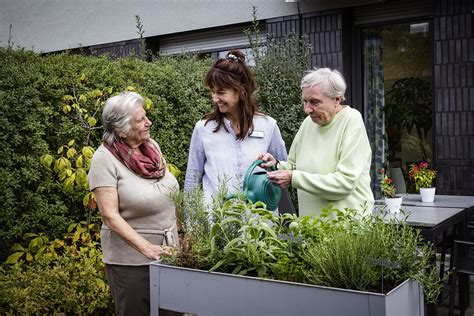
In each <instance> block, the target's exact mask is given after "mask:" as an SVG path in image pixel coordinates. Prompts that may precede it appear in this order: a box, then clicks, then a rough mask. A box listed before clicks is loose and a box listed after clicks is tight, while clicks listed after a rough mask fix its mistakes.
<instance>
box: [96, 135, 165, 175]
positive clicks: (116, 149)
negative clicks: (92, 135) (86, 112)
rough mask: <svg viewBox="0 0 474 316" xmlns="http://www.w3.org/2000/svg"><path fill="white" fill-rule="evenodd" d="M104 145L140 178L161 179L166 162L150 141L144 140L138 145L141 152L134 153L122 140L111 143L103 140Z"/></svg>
mask: <svg viewBox="0 0 474 316" xmlns="http://www.w3.org/2000/svg"><path fill="white" fill-rule="evenodd" d="M104 146H105V148H107V149H108V150H109V151H110V152H111V153H112V154H113V155H114V156H115V157H116V158H117V159H118V160H120V161H121V162H122V163H123V164H124V165H125V166H126V167H127V168H128V169H130V170H131V171H133V172H134V173H135V174H137V175H138V176H140V177H142V178H146V179H161V178H163V176H164V175H165V172H166V162H165V160H164V159H163V156H162V155H161V153H160V151H159V150H158V148H156V146H154V144H152V143H151V141H147V142H144V143H143V144H141V145H140V146H139V147H138V148H140V151H141V152H142V153H141V154H137V153H134V152H133V149H132V148H130V147H128V146H127V144H125V143H124V142H117V141H116V142H114V143H113V144H112V145H109V144H107V143H106V142H104Z"/></svg>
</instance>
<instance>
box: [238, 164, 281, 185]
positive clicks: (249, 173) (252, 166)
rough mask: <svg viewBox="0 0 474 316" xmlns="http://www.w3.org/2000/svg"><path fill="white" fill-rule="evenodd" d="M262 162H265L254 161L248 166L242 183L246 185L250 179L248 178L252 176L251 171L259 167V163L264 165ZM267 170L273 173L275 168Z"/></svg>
mask: <svg viewBox="0 0 474 316" xmlns="http://www.w3.org/2000/svg"><path fill="white" fill-rule="evenodd" d="M264 162H265V161H263V160H261V159H259V160H255V161H254V162H253V163H252V164H251V165H250V167H249V168H248V169H247V173H246V174H245V178H244V183H248V181H249V178H250V176H251V175H252V173H253V170H254V169H255V167H257V166H258V165H260V164H261V163H264ZM269 170H270V171H273V170H276V168H275V166H272V167H270V169H269Z"/></svg>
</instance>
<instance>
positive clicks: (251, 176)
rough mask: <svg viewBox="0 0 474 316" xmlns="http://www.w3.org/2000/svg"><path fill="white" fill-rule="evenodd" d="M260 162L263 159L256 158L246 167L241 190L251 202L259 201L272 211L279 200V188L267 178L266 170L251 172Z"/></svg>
mask: <svg viewBox="0 0 474 316" xmlns="http://www.w3.org/2000/svg"><path fill="white" fill-rule="evenodd" d="M262 163H264V161H263V160H256V161H254V162H253V163H252V164H251V165H250V167H249V168H248V169H247V173H246V174H245V178H244V185H243V191H244V194H245V196H246V197H247V199H249V200H250V201H252V203H255V202H257V201H261V202H263V203H265V204H266V205H267V209H269V210H271V211H274V210H275V209H276V208H277V207H278V203H279V202H280V198H281V189H280V187H278V186H277V185H274V184H273V183H271V182H270V180H268V176H267V172H266V171H260V172H255V173H254V172H253V171H254V169H255V168H256V167H257V166H259V165H260V164H262Z"/></svg>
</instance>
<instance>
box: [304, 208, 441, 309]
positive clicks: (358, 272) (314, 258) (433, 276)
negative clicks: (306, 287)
mask: <svg viewBox="0 0 474 316" xmlns="http://www.w3.org/2000/svg"><path fill="white" fill-rule="evenodd" d="M347 220H348V218H347V217H346V218H342V221H341V222H339V223H338V224H337V225H334V226H333V227H327V229H326V230H324V231H320V233H321V234H322V236H321V238H320V239H319V241H313V240H308V247H307V251H306V253H305V254H304V256H303V259H304V260H303V261H304V262H305V264H306V266H305V275H306V277H307V279H308V282H309V283H312V284H321V285H325V286H331V287H338V288H347V289H357V290H363V291H383V292H387V291H388V290H390V289H391V288H393V287H394V286H396V285H397V284H399V283H400V282H402V281H404V280H406V279H414V280H417V281H418V282H419V283H420V284H421V285H422V286H423V290H424V292H425V297H426V299H427V300H428V301H430V302H434V301H436V299H437V297H438V295H439V293H440V291H441V282H440V279H439V276H438V275H437V273H436V269H435V268H434V267H433V266H432V265H431V263H430V259H431V258H432V257H433V256H434V253H433V250H432V248H431V246H430V245H427V244H426V243H424V242H423V240H422V236H421V235H420V233H419V231H417V230H413V229H412V228H411V227H410V226H408V225H407V224H405V223H404V222H402V221H397V220H390V221H388V222H387V220H384V218H383V216H369V217H366V218H362V219H360V220H355V221H354V220H350V221H347ZM340 227H344V229H339V228H340ZM374 261H375V262H377V261H379V262H385V263H390V264H388V265H386V264H382V265H377V264H374ZM384 285H385V287H383V286H384Z"/></svg>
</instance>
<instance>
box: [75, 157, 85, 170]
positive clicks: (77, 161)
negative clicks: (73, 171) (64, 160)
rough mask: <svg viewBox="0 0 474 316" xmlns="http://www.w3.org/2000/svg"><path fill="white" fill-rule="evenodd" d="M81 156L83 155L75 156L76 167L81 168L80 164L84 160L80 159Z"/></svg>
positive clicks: (81, 164)
mask: <svg viewBox="0 0 474 316" xmlns="http://www.w3.org/2000/svg"><path fill="white" fill-rule="evenodd" d="M82 157H83V156H82V155H79V157H77V160H76V167H77V168H82V166H83V164H84V162H83V160H82Z"/></svg>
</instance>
